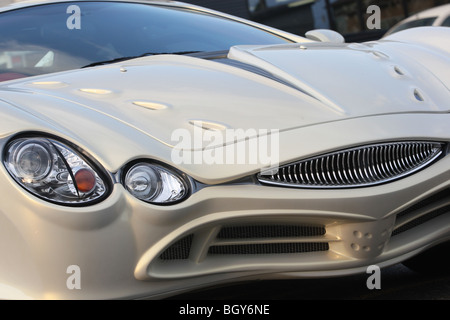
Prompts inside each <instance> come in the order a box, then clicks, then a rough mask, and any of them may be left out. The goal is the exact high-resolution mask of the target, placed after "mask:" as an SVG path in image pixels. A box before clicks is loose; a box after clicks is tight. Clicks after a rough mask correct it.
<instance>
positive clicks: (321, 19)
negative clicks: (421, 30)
mask: <svg viewBox="0 0 450 320" xmlns="http://www.w3.org/2000/svg"><path fill="white" fill-rule="evenodd" d="M184 2H189V3H192V4H196V5H200V6H204V7H207V8H210V9H215V10H218V11H222V12H225V13H229V14H233V15H235V16H238V17H242V18H246V19H249V20H253V21H256V22H260V23H263V24H266V25H269V26H272V27H275V28H278V29H282V30H285V31H288V32H291V33H294V34H298V35H301V36H303V35H304V34H305V32H307V31H309V30H313V29H332V30H335V31H337V32H339V33H340V34H342V35H343V36H344V38H345V39H346V41H347V42H361V41H369V40H375V39H379V38H381V37H382V36H383V35H384V34H385V33H386V31H387V30H388V29H390V28H391V27H393V26H394V25H395V24H396V23H397V22H399V21H401V20H403V19H405V18H407V17H409V16H412V15H414V14H416V13H418V12H421V11H423V10H426V9H429V8H433V7H436V6H439V5H443V4H448V3H450V0H185V1H184ZM370 5H377V6H378V7H379V8H380V13H381V14H380V17H381V29H379V30H376V29H374V30H369V29H368V28H367V23H366V22H367V19H368V18H369V16H370V15H371V13H370V14H368V13H366V11H367V8H368V7H369V6H370Z"/></svg>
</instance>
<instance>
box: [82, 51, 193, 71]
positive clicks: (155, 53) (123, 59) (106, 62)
mask: <svg viewBox="0 0 450 320" xmlns="http://www.w3.org/2000/svg"><path fill="white" fill-rule="evenodd" d="M199 52H202V51H179V52H146V53H143V54H140V55H137V56H130V57H120V58H115V59H111V60H104V61H97V62H93V63H90V64H88V65H85V66H83V67H81V68H90V67H95V66H102V65H105V64H111V63H116V62H121V61H125V60H132V59H137V58H142V57H147V56H156V55H160V54H177V55H185V54H192V53H199Z"/></svg>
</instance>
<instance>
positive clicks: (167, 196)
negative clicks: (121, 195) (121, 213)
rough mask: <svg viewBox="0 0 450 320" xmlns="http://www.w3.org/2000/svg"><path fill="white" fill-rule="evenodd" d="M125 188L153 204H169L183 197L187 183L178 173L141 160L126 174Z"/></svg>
mask: <svg viewBox="0 0 450 320" xmlns="http://www.w3.org/2000/svg"><path fill="white" fill-rule="evenodd" d="M124 185H125V188H126V189H127V190H128V191H129V192H130V193H131V194H132V195H133V196H135V197H136V198H138V199H140V200H143V201H145V202H149V203H153V204H169V203H174V202H177V201H179V200H181V199H183V198H184V197H185V196H186V195H187V193H188V187H187V184H186V183H185V182H184V180H183V178H181V177H180V176H179V175H178V174H177V173H175V172H173V171H172V170H169V169H167V168H165V167H162V166H160V165H157V164H152V163H147V162H141V163H138V164H135V165H134V166H132V167H131V168H130V169H129V170H128V171H127V172H126V174H125V178H124Z"/></svg>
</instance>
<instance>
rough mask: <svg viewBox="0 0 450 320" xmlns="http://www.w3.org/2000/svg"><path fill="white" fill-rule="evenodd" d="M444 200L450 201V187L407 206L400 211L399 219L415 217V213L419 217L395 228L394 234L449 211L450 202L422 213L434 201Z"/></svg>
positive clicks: (440, 201)
mask: <svg viewBox="0 0 450 320" xmlns="http://www.w3.org/2000/svg"><path fill="white" fill-rule="evenodd" d="M443 201H444V202H445V201H447V202H450V188H447V189H444V190H442V191H439V192H437V193H435V194H434V195H432V196H430V197H428V198H426V199H424V200H422V201H420V202H418V203H416V204H414V205H412V206H411V207H409V208H407V209H406V210H404V211H402V212H400V213H398V214H397V220H399V219H402V218H404V219H408V217H414V215H417V218H416V219H413V220H411V221H410V222H407V223H405V224H403V225H401V226H399V227H397V228H395V229H394V230H393V232H392V236H395V235H398V234H400V233H402V232H405V231H407V230H410V229H412V228H414V227H416V226H418V225H421V224H422V223H425V222H427V221H429V220H431V219H434V218H436V217H438V216H440V215H443V214H445V213H449V212H450V204H449V205H445V206H443V207H442V206H441V207H440V208H437V209H436V210H433V211H430V212H429V213H427V214H425V215H420V212H421V210H426V208H427V207H428V206H432V205H433V204H434V203H442V202H443Z"/></svg>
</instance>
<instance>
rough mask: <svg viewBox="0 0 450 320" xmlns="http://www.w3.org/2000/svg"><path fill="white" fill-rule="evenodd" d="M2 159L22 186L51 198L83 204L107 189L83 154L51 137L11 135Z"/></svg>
mask: <svg viewBox="0 0 450 320" xmlns="http://www.w3.org/2000/svg"><path fill="white" fill-rule="evenodd" d="M3 163H4V165H5V167H6V169H7V170H8V172H9V173H10V175H11V176H12V177H13V178H14V179H15V180H16V181H17V182H18V183H19V184H20V185H21V186H22V187H24V188H25V189H26V190H28V191H30V192H31V193H33V194H34V195H36V196H38V197H40V198H43V199H45V200H48V201H51V202H55V203H60V204H67V205H80V204H87V203H91V202H93V201H98V200H100V199H102V198H104V197H105V196H106V195H107V193H108V187H107V185H106V183H105V181H104V179H102V178H101V174H99V173H98V172H97V171H96V170H94V168H93V167H92V166H91V165H90V163H89V162H87V161H86V160H85V158H84V157H83V156H81V155H80V154H79V153H77V152H76V151H75V150H73V149H72V148H70V147H69V146H67V145H65V144H63V143H61V142H59V141H56V140H53V139H48V138H41V137H39V138H34V137H30V138H19V139H15V140H13V141H12V142H10V143H9V144H8V146H7V148H6V153H5V157H4V160H3Z"/></svg>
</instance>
